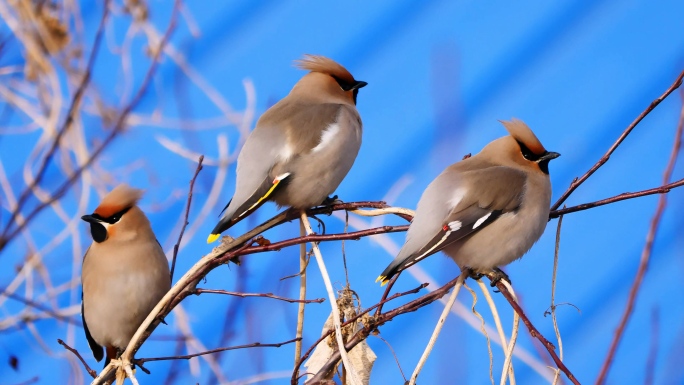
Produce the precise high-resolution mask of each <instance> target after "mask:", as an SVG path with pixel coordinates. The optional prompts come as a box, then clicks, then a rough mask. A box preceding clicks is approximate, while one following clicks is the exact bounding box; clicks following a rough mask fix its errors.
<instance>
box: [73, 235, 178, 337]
mask: <svg viewBox="0 0 684 385" xmlns="http://www.w3.org/2000/svg"><path fill="white" fill-rule="evenodd" d="M108 242H109V241H108ZM108 242H105V243H102V244H97V245H93V246H92V247H91V249H90V250H89V252H88V254H87V255H86V258H85V260H84V262H83V274H82V280H83V282H82V283H83V303H84V317H85V322H86V324H87V325H88V329H89V331H90V334H91V335H92V336H93V339H95V341H96V342H97V343H98V344H100V345H102V346H114V347H117V348H120V349H123V348H125V347H126V346H127V345H128V342H129V341H130V339H131V337H132V336H133V334H135V331H136V330H137V329H138V327H139V326H140V324H141V323H142V322H143V321H144V320H145V318H146V317H147V315H148V314H149V312H150V311H151V310H152V309H153V308H154V306H155V305H156V304H157V302H159V300H160V299H161V298H162V297H163V296H164V294H166V292H167V291H168V290H169V288H170V283H171V282H170V278H169V268H168V262H167V260H166V257H165V256H164V253H163V251H162V250H161V247H160V246H159V244H157V242H156V241H154V240H152V241H150V242H146V244H142V245H141V244H138V242H119V243H118V244H114V243H112V244H108ZM95 246H101V247H95Z"/></svg>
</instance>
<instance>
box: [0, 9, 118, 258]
mask: <svg viewBox="0 0 684 385" xmlns="http://www.w3.org/2000/svg"><path fill="white" fill-rule="evenodd" d="M108 16H109V0H105V1H104V4H103V9H102V16H101V17H100V24H99V25H98V27H97V32H95V39H94V40H93V47H92V49H91V51H90V57H89V58H88V64H86V68H85V72H84V73H83V78H82V80H81V83H80V84H79V85H78V87H77V88H76V92H74V96H73V97H72V98H71V103H70V104H69V109H68V110H67V115H66V118H65V119H64V123H62V126H61V127H60V128H59V129H58V130H57V135H55V138H54V139H53V140H52V144H51V145H50V148H49V149H48V151H47V153H45V156H44V157H43V161H42V162H41V164H40V166H39V167H38V170H37V171H36V176H35V178H34V179H33V181H32V182H31V183H30V184H29V185H28V186H26V189H24V191H23V192H22V193H21V195H20V196H19V198H18V199H17V205H16V207H15V208H14V210H13V211H12V214H11V215H10V218H9V220H8V221H7V226H6V227H5V229H4V230H3V232H2V236H0V250H2V248H3V246H4V245H5V243H6V242H7V241H8V240H9V239H8V238H7V237H6V236H5V235H6V234H7V232H8V231H9V230H10V228H11V226H12V225H13V224H14V223H15V221H16V220H17V217H18V216H19V214H20V213H21V210H22V209H23V208H24V205H25V204H26V201H27V200H28V197H29V196H30V195H31V193H32V192H33V190H34V189H35V188H36V186H38V184H40V182H41V181H42V180H43V177H44V176H45V171H46V170H47V166H48V164H49V163H50V161H51V160H52V157H53V156H54V154H55V152H56V151H57V148H59V142H60V141H61V140H62V137H63V136H64V134H65V133H66V132H67V131H68V130H69V128H71V124H72V123H73V122H74V115H75V114H76V111H77V110H78V107H79V106H80V105H81V100H82V98H83V94H84V93H85V90H86V88H88V85H89V84H90V79H91V77H92V71H93V67H94V66H95V60H96V59H97V54H98V52H99V51H100V43H101V41H102V36H103V33H104V26H105V24H106V22H107V18H108ZM27 221H28V219H27ZM10 238H11V237H10Z"/></svg>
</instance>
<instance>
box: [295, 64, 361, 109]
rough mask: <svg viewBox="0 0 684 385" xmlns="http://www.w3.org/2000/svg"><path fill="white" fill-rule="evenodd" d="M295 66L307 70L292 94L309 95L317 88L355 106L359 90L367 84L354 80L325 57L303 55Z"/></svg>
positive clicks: (345, 70)
mask: <svg viewBox="0 0 684 385" xmlns="http://www.w3.org/2000/svg"><path fill="white" fill-rule="evenodd" d="M295 66H296V67H297V68H300V69H303V70H309V71H311V72H309V73H308V74H307V75H305V76H304V77H303V78H302V79H301V80H300V81H299V82H298V83H297V85H295V87H294V88H293V92H301V93H302V94H311V91H312V90H313V89H314V88H316V87H318V88H321V87H322V88H323V90H324V92H326V93H329V94H330V95H331V96H338V97H343V98H344V99H346V100H348V101H350V102H351V103H353V104H354V105H356V97H357V95H358V93H359V89H361V88H363V87H365V86H366V85H367V84H368V83H366V82H364V81H361V80H356V79H354V76H352V74H351V73H349V71H347V69H346V68H344V67H342V66H341V65H340V64H339V63H337V62H335V61H334V60H332V59H329V58H327V57H325V56H319V55H304V57H303V58H302V59H299V60H296V61H295Z"/></svg>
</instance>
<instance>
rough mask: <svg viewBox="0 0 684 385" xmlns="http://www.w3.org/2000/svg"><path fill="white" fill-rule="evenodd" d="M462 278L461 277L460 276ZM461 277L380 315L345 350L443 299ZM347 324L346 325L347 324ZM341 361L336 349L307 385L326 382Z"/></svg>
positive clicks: (294, 374)
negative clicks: (375, 332)
mask: <svg viewBox="0 0 684 385" xmlns="http://www.w3.org/2000/svg"><path fill="white" fill-rule="evenodd" d="M459 277H460V276H459ZM459 277H456V278H454V279H452V280H451V281H449V282H448V283H447V284H446V285H444V286H442V287H440V288H439V289H436V290H435V291H433V292H430V293H428V294H426V295H424V296H422V297H420V298H417V299H415V300H413V301H411V302H408V303H406V304H404V305H401V306H399V307H397V308H395V309H392V310H390V311H388V312H386V313H382V314H379V315H378V316H377V317H374V318H373V319H372V321H371V322H370V325H364V327H363V328H362V329H361V330H359V331H358V332H356V334H354V336H353V337H352V338H350V339H349V341H347V342H346V343H345V345H344V347H345V349H346V350H347V351H350V350H351V349H353V348H354V347H355V346H356V345H358V344H359V343H360V342H362V341H363V340H365V339H366V338H368V336H369V335H370V334H371V333H373V332H374V331H376V330H377V329H378V327H380V326H382V325H383V324H385V323H387V322H389V321H392V320H393V319H394V318H396V317H397V316H399V315H402V314H406V313H410V312H414V311H416V310H418V309H420V308H422V307H424V306H427V305H429V304H431V303H432V302H434V301H437V300H438V299H440V298H442V297H443V296H445V295H446V294H447V293H448V292H449V290H451V288H453V287H454V286H455V285H456V282H457V281H458V279H459ZM345 324H346V323H345ZM314 346H315V345H314ZM339 361H340V350H339V349H336V350H335V352H334V353H333V354H332V356H331V357H330V359H328V361H327V362H326V363H325V364H324V365H323V366H322V367H321V369H320V370H319V371H318V373H316V374H315V375H314V376H313V378H311V379H310V380H309V381H307V382H306V384H310V385H313V384H317V383H319V382H320V381H322V380H324V379H325V378H326V377H327V375H328V374H329V373H330V372H331V371H332V370H334V369H335V367H336V366H337V363H338V362H339ZM296 374H297V371H295V372H294V373H293V374H292V378H291V383H292V385H296V379H297V376H296Z"/></svg>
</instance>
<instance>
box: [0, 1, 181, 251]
mask: <svg viewBox="0 0 684 385" xmlns="http://www.w3.org/2000/svg"><path fill="white" fill-rule="evenodd" d="M179 6H180V0H175V2H174V6H173V10H172V12H171V19H170V20H169V25H168V27H167V29H166V31H165V32H164V36H163V37H162V39H161V41H160V42H159V46H158V47H155V48H156V49H153V55H152V59H151V63H150V66H149V67H148V69H147V72H146V73H145V77H144V78H143V80H142V83H141V84H140V87H139V88H138V91H137V92H136V94H135V95H134V96H133V99H131V101H130V102H129V103H128V104H127V105H126V106H125V107H124V108H123V110H122V111H121V113H120V114H119V116H118V117H117V119H116V123H115V124H114V127H113V128H112V129H111V130H110V132H109V135H107V136H106V137H105V138H104V140H103V141H102V143H101V144H100V146H99V147H97V148H96V149H95V150H94V151H93V152H92V153H91V154H90V157H89V158H88V159H87V160H86V161H85V162H84V163H83V164H81V165H79V167H78V168H77V169H76V170H75V171H74V172H73V173H72V174H71V175H70V176H69V178H67V180H66V181H65V182H64V183H62V184H61V185H60V186H59V187H57V188H56V189H55V190H54V192H53V193H52V196H51V197H50V199H47V200H46V201H44V202H41V203H40V204H38V205H36V207H35V208H34V209H33V210H32V211H31V212H30V213H29V214H28V215H26V218H24V221H23V222H22V223H21V224H20V225H18V226H17V227H16V228H15V229H14V230H12V231H11V232H10V231H9V229H10V225H11V223H8V226H7V227H6V228H5V230H4V231H3V234H2V236H0V250H2V249H3V248H4V247H5V246H6V244H7V242H9V241H11V240H13V239H14V238H15V236H16V235H17V234H19V233H20V232H21V231H22V230H23V229H24V228H25V227H26V226H27V225H28V224H29V222H31V220H32V219H33V218H35V217H36V216H37V215H38V214H39V213H40V212H41V211H43V210H44V209H45V208H46V207H48V206H50V205H52V204H53V203H54V202H56V201H58V200H59V199H60V198H61V197H62V196H63V195H64V194H66V193H67V191H69V188H70V187H71V185H73V184H74V183H75V182H76V181H77V180H78V179H79V178H80V177H81V175H82V174H83V171H85V170H86V169H87V168H89V167H90V166H91V165H92V164H93V162H95V160H96V159H97V158H98V157H99V156H100V154H101V153H102V152H103V151H104V150H105V149H106V148H107V147H108V146H109V145H110V144H111V143H112V141H113V140H114V138H116V137H117V136H118V134H119V133H121V132H122V131H123V130H124V128H125V126H126V118H127V117H128V115H129V114H130V113H131V111H132V110H133V109H134V108H135V107H136V106H137V105H138V103H139V102H140V100H142V97H143V96H144V95H145V93H146V92H147V88H148V85H149V84H150V82H151V81H152V78H153V77H154V74H155V72H156V70H157V67H158V64H159V57H160V55H161V52H162V51H163V48H164V45H166V43H167V42H168V40H169V38H170V37H171V33H172V32H173V31H174V29H175V26H176V19H177V15H178V7H179ZM8 232H9V233H8Z"/></svg>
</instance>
